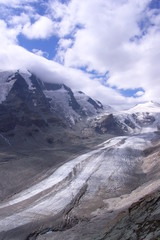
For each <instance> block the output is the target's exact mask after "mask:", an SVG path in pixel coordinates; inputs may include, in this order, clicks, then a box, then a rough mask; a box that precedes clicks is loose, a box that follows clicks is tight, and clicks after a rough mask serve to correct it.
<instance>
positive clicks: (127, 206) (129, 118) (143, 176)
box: [0, 70, 160, 240]
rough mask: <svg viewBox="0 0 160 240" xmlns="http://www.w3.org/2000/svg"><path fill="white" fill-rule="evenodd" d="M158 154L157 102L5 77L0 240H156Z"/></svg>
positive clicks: (1, 79)
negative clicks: (112, 99) (116, 100)
mask: <svg viewBox="0 0 160 240" xmlns="http://www.w3.org/2000/svg"><path fill="white" fill-rule="evenodd" d="M159 146H160V104H159V103H156V102H152V101H151V102H146V103H142V104H138V105H136V106H135V107H133V108H130V109H129V110H122V111H115V110H114V109H113V108H112V107H111V106H108V105H107V104H106V105H103V104H102V103H101V102H99V101H98V100H95V99H92V98H91V97H90V96H87V95H86V94H85V93H83V92H81V91H76V92H75V91H73V90H72V89H71V88H69V87H68V86H66V85H65V84H60V83H58V82H57V83H56V80H54V82H53V83H51V82H47V81H46V80H45V79H40V78H39V77H37V76H36V75H35V74H32V73H31V72H30V71H29V70H16V71H7V72H6V71H5V72H3V71H2V72H0V156H1V158H0V183H1V184H0V201H1V202H0V239H3V240H4V239H6V240H10V239H12V240H13V239H14V240H18V239H19V240H23V239H30V240H31V239H32V240H33V239H38V240H44V239H47V240H49V239H56V240H61V239H64V240H65V239H75V240H76V239H77V240H78V239H84V240H85V239H86V240H87V239H90V240H91V239H114V240H116V239H117V240H118V239H146V237H147V239H156V237H159V236H160V227H159V224H158V223H159V220H160V217H159V209H160V204H159V199H160V198H159V182H160V180H159V179H160V178H159V177H160V175H159V172H160V161H159V154H160V151H159Z"/></svg>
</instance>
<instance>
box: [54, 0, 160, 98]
mask: <svg viewBox="0 0 160 240" xmlns="http://www.w3.org/2000/svg"><path fill="white" fill-rule="evenodd" d="M150 2H151V0H144V1H139V0H115V1H112V0H108V1H106V0H81V1H78V0H71V1H69V2H67V3H66V4H63V3H61V2H60V1H56V2H55V1H52V4H51V7H52V9H53V16H54V17H55V19H56V18H57V19H60V21H59V22H58V27H59V35H60V36H62V37H65V36H68V35H71V36H72V37H73V39H74V42H73V44H72V45H71V46H69V47H68V48H67V49H66V50H65V51H62V50H61V49H59V52H58V53H57V57H59V58H60V60H61V61H62V60H63V61H62V62H64V64H65V65H66V66H68V67H74V68H79V67H86V68H87V70H88V71H92V70H94V71H97V72H99V73H106V71H109V72H110V78H109V79H108V81H107V83H108V85H110V86H111V87H113V86H115V87H117V88H118V89H130V88H131V89H135V88H143V89H144V91H145V93H144V94H143V95H142V96H141V97H140V98H139V99H142V100H151V99H159V101H160V97H159V92H160V84H159V76H160V67H159V59H160V50H159V49H160V27H159V26H160V13H159V12H158V11H156V14H154V12H155V10H153V9H152V10H151V9H149V8H148V4H149V3H150ZM147 18H148V20H147ZM147 21H148V22H147ZM149 21H150V23H152V25H151V24H149ZM141 22H143V25H145V24H146V26H143V27H144V29H145V31H146V32H145V35H143V29H142V28H140V24H139V23H141ZM77 26H78V27H77ZM157 89H158V90H157Z"/></svg>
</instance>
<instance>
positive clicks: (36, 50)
mask: <svg viewBox="0 0 160 240" xmlns="http://www.w3.org/2000/svg"><path fill="white" fill-rule="evenodd" d="M32 52H33V53H35V54H36V55H38V56H41V57H46V58H47V57H48V53H47V52H44V51H42V50H40V49H35V48H34V49H32Z"/></svg>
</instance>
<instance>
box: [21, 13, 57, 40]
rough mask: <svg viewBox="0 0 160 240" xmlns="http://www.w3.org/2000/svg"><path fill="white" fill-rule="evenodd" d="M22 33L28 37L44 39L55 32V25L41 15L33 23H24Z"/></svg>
mask: <svg viewBox="0 0 160 240" xmlns="http://www.w3.org/2000/svg"><path fill="white" fill-rule="evenodd" d="M22 33H23V34H24V35H25V36H26V37H27V38H29V39H46V38H49V37H50V36H52V35H53V34H55V27H54V23H53V22H52V20H51V19H49V18H48V17H45V16H41V17H40V18H39V19H38V20H37V21H36V22H34V23H33V24H32V23H30V22H28V23H26V24H25V25H24V27H23V30H22Z"/></svg>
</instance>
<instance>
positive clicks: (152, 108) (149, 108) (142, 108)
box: [128, 101, 160, 113]
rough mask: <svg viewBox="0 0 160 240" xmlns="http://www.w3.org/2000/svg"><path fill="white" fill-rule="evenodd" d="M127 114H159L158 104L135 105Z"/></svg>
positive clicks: (159, 106)
mask: <svg viewBox="0 0 160 240" xmlns="http://www.w3.org/2000/svg"><path fill="white" fill-rule="evenodd" d="M128 112H129V113H136V112H160V104H159V103H157V102H153V101H149V102H145V103H140V104H137V105H136V106H135V107H133V108H131V109H129V110H128Z"/></svg>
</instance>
